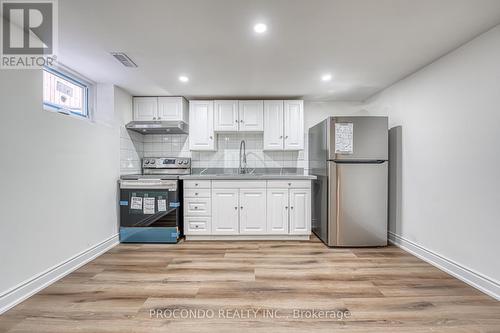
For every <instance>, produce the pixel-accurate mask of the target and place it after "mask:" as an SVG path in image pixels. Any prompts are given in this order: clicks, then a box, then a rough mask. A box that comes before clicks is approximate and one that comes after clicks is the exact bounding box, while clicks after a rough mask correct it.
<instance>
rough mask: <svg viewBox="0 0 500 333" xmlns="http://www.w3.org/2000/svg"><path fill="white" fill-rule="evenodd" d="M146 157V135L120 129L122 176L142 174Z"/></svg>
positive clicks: (123, 128)
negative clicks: (142, 164)
mask: <svg viewBox="0 0 500 333" xmlns="http://www.w3.org/2000/svg"><path fill="white" fill-rule="evenodd" d="M143 157H144V135H142V134H140V133H136V132H132V131H129V130H127V129H126V128H125V126H122V127H121V128H120V174H122V175H127V174H134V173H141V172H142V168H141V160H142V158H143Z"/></svg>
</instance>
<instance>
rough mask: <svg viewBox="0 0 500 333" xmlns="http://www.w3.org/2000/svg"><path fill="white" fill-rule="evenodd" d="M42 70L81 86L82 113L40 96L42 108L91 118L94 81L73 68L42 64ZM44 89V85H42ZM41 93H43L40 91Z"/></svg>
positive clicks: (80, 117) (79, 117)
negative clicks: (82, 95)
mask: <svg viewBox="0 0 500 333" xmlns="http://www.w3.org/2000/svg"><path fill="white" fill-rule="evenodd" d="M42 70H43V71H46V72H48V73H50V74H52V75H55V76H57V77H60V78H61V79H64V80H67V81H69V82H71V83H73V84H74V85H76V86H78V87H81V88H83V94H84V97H83V110H82V111H84V113H79V112H74V111H71V110H68V109H66V108H64V107H60V106H58V105H55V104H52V103H49V102H46V101H44V100H43V98H42V105H43V109H44V110H46V111H49V112H57V113H61V114H64V115H70V116H73V117H75V118H78V119H88V120H91V119H92V110H93V105H94V102H93V97H94V83H93V82H92V81H90V80H88V79H86V78H84V77H83V76H82V75H80V74H78V73H76V72H74V71H73V70H71V69H69V68H67V67H65V66H62V65H58V66H52V67H47V66H44V67H43V69H42ZM42 89H44V87H42ZM42 95H43V93H42Z"/></svg>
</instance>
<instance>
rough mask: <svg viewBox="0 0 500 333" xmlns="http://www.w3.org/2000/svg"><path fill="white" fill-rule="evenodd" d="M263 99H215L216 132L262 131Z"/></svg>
mask: <svg viewBox="0 0 500 333" xmlns="http://www.w3.org/2000/svg"><path fill="white" fill-rule="evenodd" d="M263 108H264V103H263V101H228V100H221V101H215V131H216V132H238V131H240V132H259V131H260V132H262V131H263V130H264V112H263V111H264V110H263Z"/></svg>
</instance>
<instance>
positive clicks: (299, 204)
mask: <svg viewBox="0 0 500 333" xmlns="http://www.w3.org/2000/svg"><path fill="white" fill-rule="evenodd" d="M267 233H268V234H272V235H286V234H290V235H309V234H310V233H311V190H310V189H309V188H304V189H288V188H268V190H267Z"/></svg>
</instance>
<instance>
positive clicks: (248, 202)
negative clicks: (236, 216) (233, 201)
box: [240, 188, 267, 235]
mask: <svg viewBox="0 0 500 333" xmlns="http://www.w3.org/2000/svg"><path fill="white" fill-rule="evenodd" d="M266 231H267V230H266V189H265V188H263V189H240V234H245V235H261V234H265V233H266Z"/></svg>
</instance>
